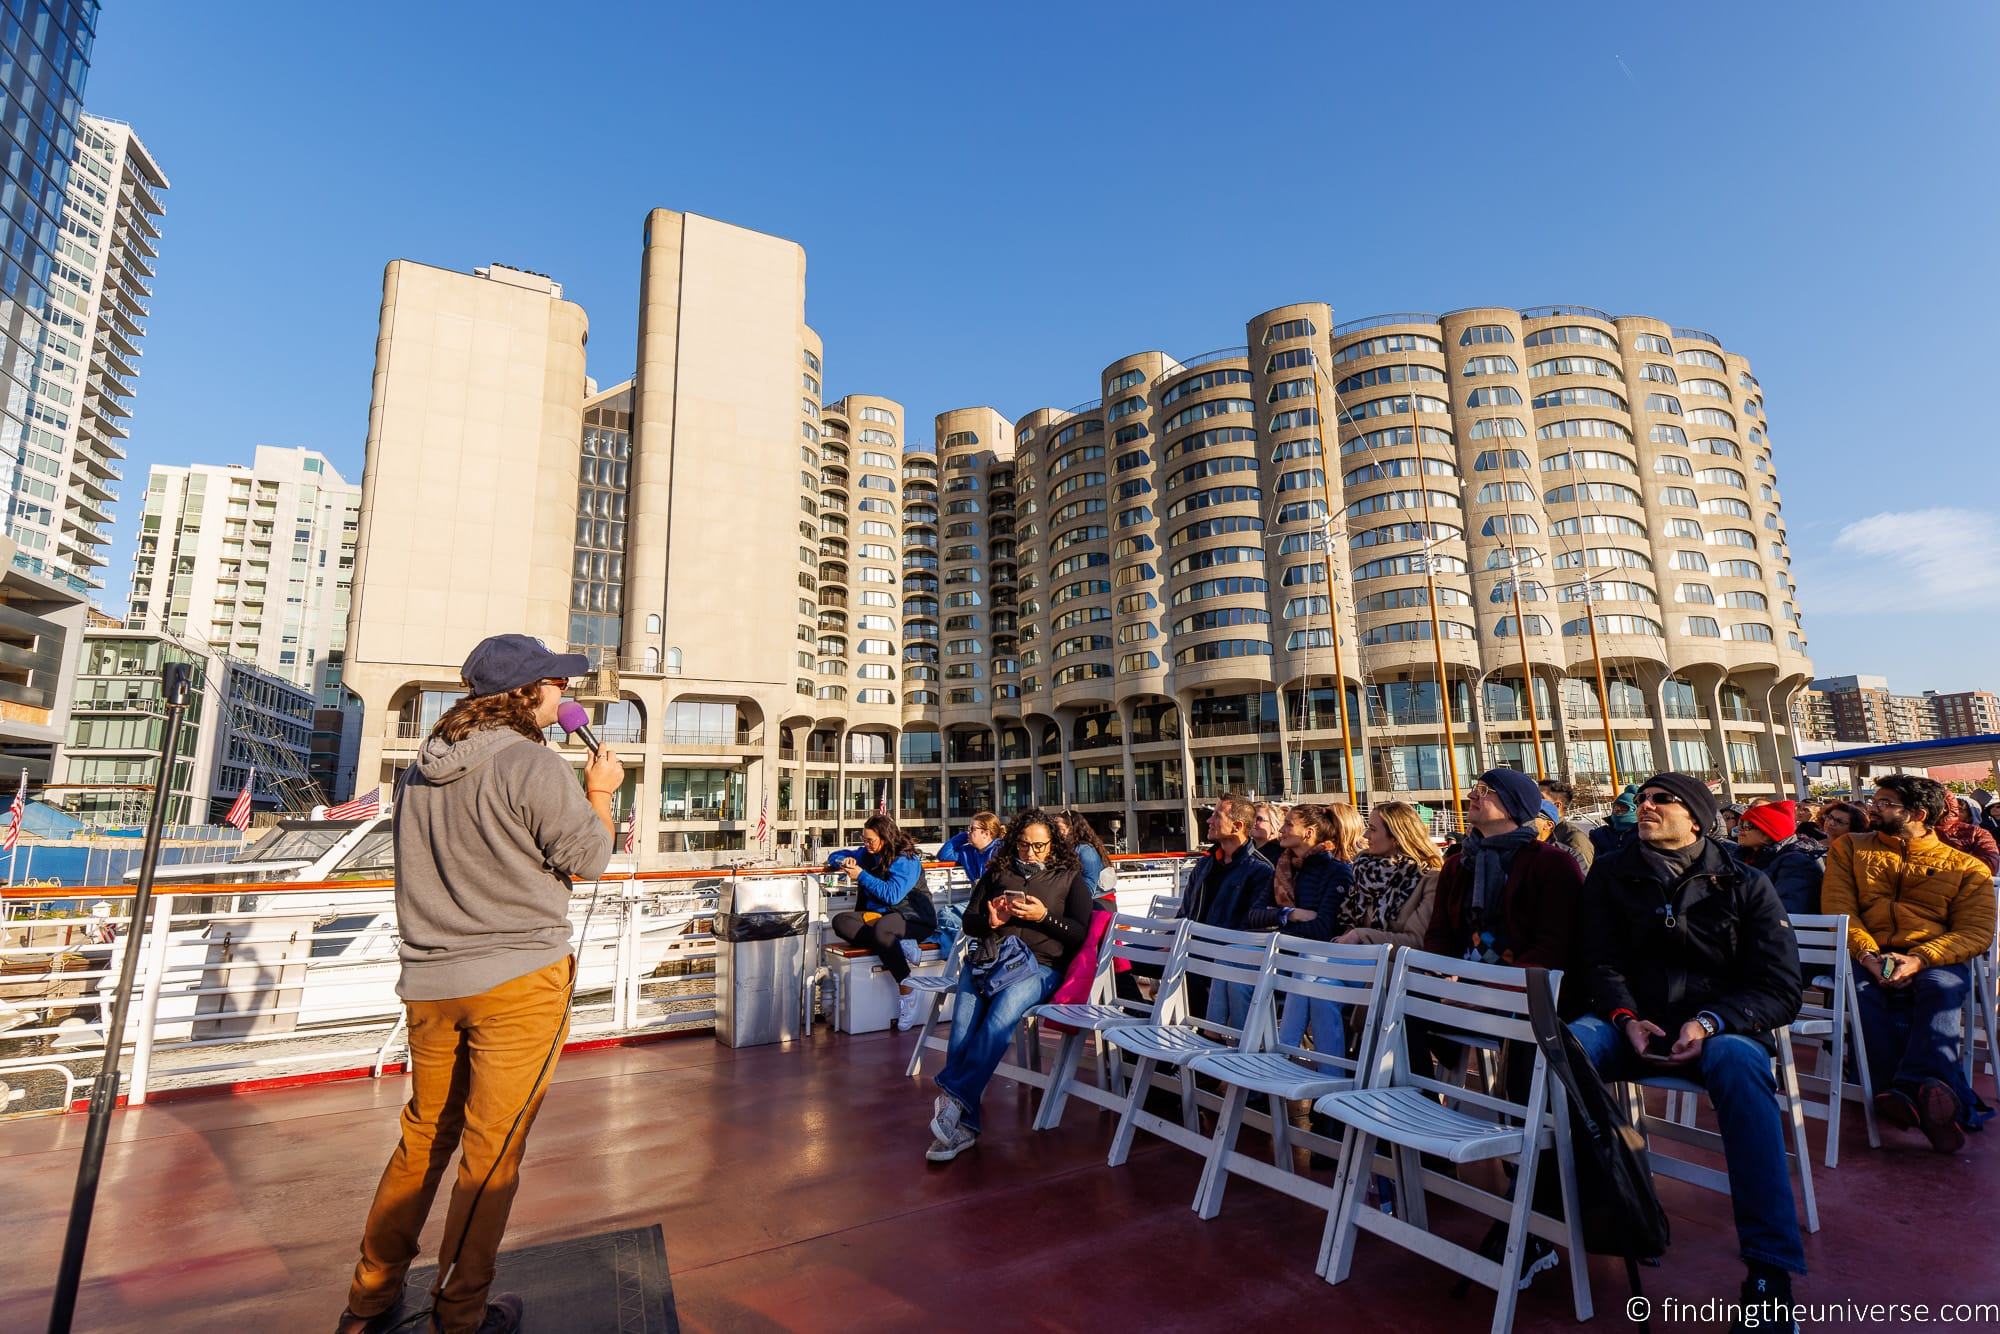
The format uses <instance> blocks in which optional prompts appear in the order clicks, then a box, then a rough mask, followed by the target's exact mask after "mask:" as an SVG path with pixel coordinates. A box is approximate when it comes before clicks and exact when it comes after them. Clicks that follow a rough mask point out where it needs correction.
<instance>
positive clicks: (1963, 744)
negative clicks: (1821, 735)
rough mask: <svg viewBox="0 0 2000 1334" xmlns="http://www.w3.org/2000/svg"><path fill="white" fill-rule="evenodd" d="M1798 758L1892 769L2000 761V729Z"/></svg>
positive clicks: (1824, 752)
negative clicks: (1975, 734)
mask: <svg viewBox="0 0 2000 1334" xmlns="http://www.w3.org/2000/svg"><path fill="white" fill-rule="evenodd" d="M1798 759H1799V763H1800V764H1837V765H1840V766H1841V767H1842V768H1856V767H1859V766H1862V765H1866V766H1867V767H1868V768H1870V769H1887V770H1890V771H1892V772H1901V771H1903V770H1906V769H1933V768H1943V767H1944V766H1945V765H1948V764H1992V763H1994V762H1995V761H2000V732H1989V733H1987V734H1985V735H1983V736H1952V737H1939V738H1938V739H1937V740H1935V741H1898V742H1895V743H1893V744H1890V745H1879V746H1855V747H1852V748H1851V749H1848V750H1826V751H1821V752H1819V753H1818V754H1817V755H1801V756H1799V757H1798Z"/></svg>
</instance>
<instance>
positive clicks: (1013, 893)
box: [1000, 889, 1028, 903]
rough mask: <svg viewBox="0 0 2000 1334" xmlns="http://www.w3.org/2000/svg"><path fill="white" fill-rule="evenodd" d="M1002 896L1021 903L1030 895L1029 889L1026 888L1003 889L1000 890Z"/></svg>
mask: <svg viewBox="0 0 2000 1334" xmlns="http://www.w3.org/2000/svg"><path fill="white" fill-rule="evenodd" d="M1000 897H1001V898H1003V899H1012V900H1013V901H1014V902H1016V903H1020V902H1022V901H1023V900H1025V899H1026V898H1027V897H1028V891H1027V890H1025V889H1003V890H1001V891H1000Z"/></svg>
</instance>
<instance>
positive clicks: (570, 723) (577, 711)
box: [556, 699, 597, 755]
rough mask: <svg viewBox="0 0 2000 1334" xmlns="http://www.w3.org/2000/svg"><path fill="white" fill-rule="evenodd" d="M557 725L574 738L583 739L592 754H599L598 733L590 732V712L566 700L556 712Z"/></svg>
mask: <svg viewBox="0 0 2000 1334" xmlns="http://www.w3.org/2000/svg"><path fill="white" fill-rule="evenodd" d="M556 724H557V725H558V726H559V727H561V728H562V730H563V731H565V732H567V733H569V734H570V735H571V736H573V737H581V738H583V744H584V745H586V746H588V747H589V748H590V753H591V754H593V755H595V754H596V753H597V733H595V732H593V731H591V730H590V710H588V709H586V708H584V707H583V705H581V704H579V703H577V702H576V701H575V700H573V699H566V700H564V701H563V702H562V707H561V708H559V709H557V710H556Z"/></svg>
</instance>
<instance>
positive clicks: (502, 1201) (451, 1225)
mask: <svg viewBox="0 0 2000 1334" xmlns="http://www.w3.org/2000/svg"><path fill="white" fill-rule="evenodd" d="M575 972H576V960H575V959H574V958H573V957H572V958H565V959H560V960H558V961H556V962H555V963H552V964H550V965H549V966H548V967H546V968H541V969H538V970H536V971H535V972H532V973H528V974H526V975H525V976H522V977H517V978H515V979H513V980H512V981H510V982H502V983H501V984H500V985H499V986H497V987H494V988H492V989H491V990H490V991H484V992H481V993H480V994H479V995H477V996H463V997H459V998H457V999H454V1000H438V1001H409V1002H406V1008H407V1009H408V1011H409V1018H410V1075H411V1089H410V1100H409V1102H408V1103H406V1104H404V1106H403V1139H402V1142H401V1143H400V1144H398V1145H397V1146H396V1151H395V1152H394V1153H392V1154H390V1155H389V1166H388V1167H387V1168H386V1169H384V1171H383V1173H382V1181H381V1184H380V1185H378V1186H376V1188H375V1202H374V1203H373V1204H372V1205H370V1206H369V1208H368V1224H367V1227H366V1228H365V1229H364V1230H363V1232H362V1235H361V1259H360V1262H359V1263H357V1264H356V1265H355V1266H354V1283H353V1286H352V1287H350V1288H349V1289H348V1294H347V1309H348V1310H350V1311H352V1312H353V1313H354V1314H356V1315H364V1316H365V1315H379V1314H381V1313H382V1312H383V1311H386V1310H388V1309H389V1308H390V1307H391V1306H393V1305H394V1304H395V1303H396V1300H397V1298H398V1297H400V1296H401V1295H402V1291H403V1278H404V1275H405V1274H407V1273H408V1271H409V1268H410V1262H411V1261H412V1260H414V1259H415V1258H416V1256H417V1238H418V1235H419V1234H420V1233H421V1232H422V1231H423V1227H424V1220H425V1219H426V1218H427V1217H429V1215H430V1211H431V1201H432V1200H433V1199H434V1198H435V1197H436V1195H437V1188H438V1182H439V1181H440V1180H442V1179H443V1177H444V1169H445V1166H446V1164H448V1163H449V1162H450V1161H451V1155H452V1152H453V1150H459V1151H460V1153H459V1160H458V1180H457V1182H456V1184H454V1185H453V1187H452V1191H451V1207H450V1210H449V1212H447V1213H446V1215H445V1225H444V1239H443V1240H442V1241H441V1242H440V1243H439V1244H438V1257H439V1265H440V1274H441V1277H442V1278H443V1279H444V1283H443V1286H442V1287H441V1288H440V1289H439V1291H437V1292H436V1293H435V1294H434V1301H435V1304H436V1321H437V1324H436V1328H438V1329H440V1330H443V1331H445V1332H446V1334H460V1332H461V1331H472V1330H477V1329H478V1328H479V1322H480V1321H481V1320H482V1319H483V1318H484V1317H485V1315H486V1290H487V1289H488V1288H489V1287H491V1286H492V1284H493V1264H494V1257H495V1255H496V1254H498V1252H499V1250H500V1238H501V1236H502V1234H503V1233H505V1232H506V1230H507V1215H508V1212H509V1211H510V1210H511V1209H512V1208H513V1205H514V1192H515V1190H516V1188H517V1187H518V1186H519V1185H520V1180H521V1155H522V1154H523V1152H524V1151H525V1150H526V1148H527V1143H528V1129H529V1127H530V1126H532V1125H533V1124H534V1121H535V1113H536V1112H537V1111H539V1110H540V1109H541V1105H542V1097H543V1095H544V1094H546V1093H547V1092H548V1087H549V1078H550V1076H551V1075H553V1074H554V1073H555V1056H554V1055H552V1054H551V1053H552V1052H554V1053H557V1054H559V1053H560V1051H561V1043H562V1039H563V1037H565V1036H566V1035H567V1034H568V1032H569V992H570V982H571V979H572V978H573V977H574V976H575ZM517 1116H518V1117H519V1118H520V1124H519V1125H518V1126H516V1125H515V1118H516V1117H517ZM510 1129H511V1130H512V1131H513V1133H512V1135H511V1136H510V1135H509V1134H508V1132H509V1130H510ZM489 1174H490V1175H489ZM482 1182H484V1183H485V1188H484V1190H483V1191H482V1190H481V1183H482ZM475 1196H476V1197H477V1205H478V1207H477V1208H474V1197H475ZM468 1216H469V1218H470V1223H469V1225H468V1221H467V1220H468ZM454 1255H456V1257H457V1262H456V1264H454V1263H453V1256H454Z"/></svg>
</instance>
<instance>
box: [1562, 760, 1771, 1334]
mask: <svg viewBox="0 0 2000 1334" xmlns="http://www.w3.org/2000/svg"><path fill="white" fill-rule="evenodd" d="M1637 800H1638V811H1639V823H1638V827H1637V830H1636V836H1635V837H1634V838H1633V840H1632V842H1631V843H1629V844H1627V845H1626V846H1624V847H1623V848H1620V849H1618V850H1617V851H1616V852H1612V853H1609V854H1607V855H1604V856H1600V857H1599V858H1598V859H1597V862H1596V864H1595V865H1593V866H1592V867H1591V868H1590V876H1589V878H1588V879H1587V880H1585V881H1584V887H1583V913H1582V920H1581V923H1580V925H1579V939H1578V942H1577V956H1578V958H1579V960H1583V961H1587V962H1583V963H1582V964H1581V965H1580V967H1581V969H1582V971H1581V973H1580V976H1581V978H1582V979H1583V981H1584V984H1585V988H1586V990H1587V991H1588V993H1589V1003H1590V1013H1589V1014H1588V1015H1587V1016H1586V1017H1584V1018H1582V1019H1578V1020H1576V1021H1575V1022H1574V1023H1572V1024H1571V1025H1570V1029H1571V1031H1572V1032H1574V1033H1575V1034H1576V1037H1577V1040H1578V1041H1579V1042H1580V1043H1582V1044H1583V1049H1584V1050H1585V1051H1586V1052H1588V1053H1589V1054H1590V1059H1591V1062H1592V1064H1594V1065H1595V1066H1596V1067H1597V1069H1598V1071H1599V1072H1600V1073H1601V1074H1602V1075H1603V1076H1604V1077H1605V1079H1607V1080H1619V1079H1637V1078H1640V1077H1642V1076H1645V1075H1649V1074H1666V1075H1672V1076H1673V1077H1675V1078H1677V1079H1685V1080H1688V1081H1690V1082H1692V1083H1696V1084H1699V1085H1701V1086H1702V1087H1703V1088H1705V1089H1706V1090H1707V1091H1708V1098H1709V1101H1710V1102H1711V1103H1712V1104H1714V1106H1715V1115H1716V1120H1717V1121H1718V1122H1719V1123H1720V1125H1721V1129H1722V1146H1723V1154H1724V1156H1725V1157H1726V1158H1727V1159H1728V1166H1729V1197H1730V1203H1731V1205H1732V1207H1733V1208H1734V1210H1735V1214H1736V1240H1737V1245H1738V1248H1739V1249H1740V1252H1741V1254H1742V1256H1743V1260H1744V1263H1745V1264H1746V1265H1748V1266H1749V1271H1750V1272H1749V1275H1748V1277H1746V1278H1745V1279H1744V1281H1743V1300H1744V1302H1745V1303H1746V1304H1749V1303H1756V1302H1771V1301H1790V1300H1791V1292H1792V1282H1791V1276H1792V1275H1793V1274H1803V1273H1805V1271H1806V1257H1805V1248H1804V1246H1803V1244H1802V1243H1801V1241H1800V1238H1799V1219H1798V1212H1797V1210H1796V1208H1795V1207H1794V1206H1793V1203H1792V1182H1791V1174H1790V1169H1789V1168H1788V1166H1787V1165H1786V1162H1785V1128H1784V1121H1783V1118H1782V1116H1781V1115H1780V1112H1779V1108H1778V1101H1777V1097H1776V1090H1777V1084H1776V1082H1775V1080H1774V1078H1773V1071H1772V1063H1771V1058H1772V1056H1773V1054H1774V1053H1775V1052H1776V1050H1777V1043H1776V1041H1775V1039H1774V1038H1773V1036H1772V1030H1774V1029H1776V1028H1778V1027H1780V1026H1781V1025H1784V1024H1788V1023H1790V1022H1791V1021H1792V1020H1793V1019H1794V1018H1795V1017H1797V1015H1798V1012H1799V996H1800V990H1801V988H1800V981H1799V951H1798V944H1797V942H1796V941H1794V940H1793V938H1792V929H1791V924H1790V922H1788V921H1787V920H1786V917H1785V907H1784V904H1782V903H1780V902H1779V901H1778V892H1777V890H1775V889H1773V888H1772V887H1771V882H1770V880H1769V879H1767V878H1766V877H1765V875H1764V873H1763V872H1761V871H1759V870H1756V869H1755V868H1754V867H1749V866H1745V865H1744V864H1743V863H1742V862H1740V861H1738V860H1737V859H1736V858H1734V857H1732V856H1730V855H1729V852H1728V851H1727V850H1726V849H1725V848H1724V847H1723V845H1722V844H1721V843H1719V842H1718V841H1717V840H1715V839H1713V838H1710V837H1707V836H1705V834H1704V832H1703V831H1704V830H1708V829H1712V828H1714V826H1715V818H1716V809H1715V797H1714V795H1713V794H1712V793H1710V792H1709V790H1708V786H1707V784H1705V783H1703V782H1702V781H1701V780H1700V779H1698V778H1694V777H1690V776H1689V775H1687V774H1674V773H1667V774H1656V775H1654V776H1653V777H1652V778H1649V779H1647V780H1646V781H1645V782H1644V783H1641V784H1640V785H1639V793H1638V798H1637ZM1738 1328H1742V1326H1741V1325H1739V1326H1738ZM1792 1328H1793V1329H1794V1330H1796V1329H1797V1328H1798V1327H1797V1326H1796V1325H1793V1326H1792Z"/></svg>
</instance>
